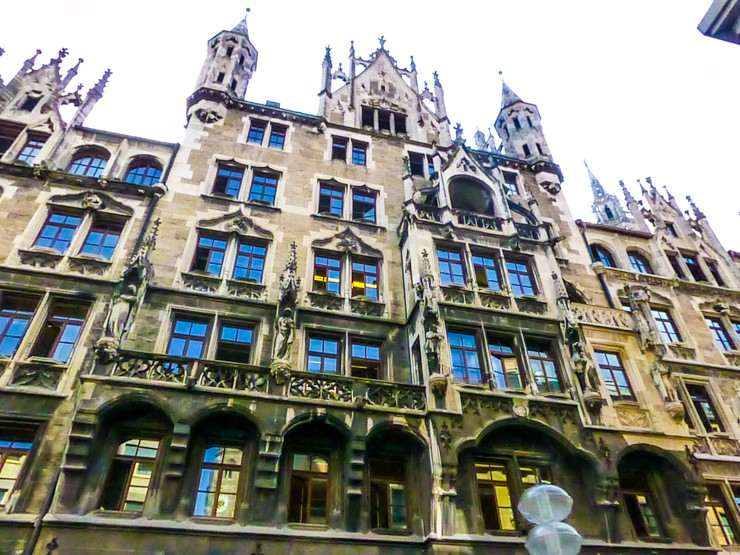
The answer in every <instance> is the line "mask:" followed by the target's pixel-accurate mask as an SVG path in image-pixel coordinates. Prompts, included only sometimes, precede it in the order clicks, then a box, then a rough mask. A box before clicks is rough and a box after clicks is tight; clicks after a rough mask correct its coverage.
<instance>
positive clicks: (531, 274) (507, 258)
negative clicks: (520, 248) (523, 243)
mask: <svg viewBox="0 0 740 555" xmlns="http://www.w3.org/2000/svg"><path fill="white" fill-rule="evenodd" d="M510 264H517V265H520V266H524V267H525V268H526V273H525V272H522V271H520V270H519V269H516V271H512V269H511V268H509V265H510ZM504 268H505V269H506V278H507V282H508V284H509V290H510V292H511V294H512V295H514V297H537V296H539V294H540V287H539V283H538V282H537V269H536V266H535V262H534V257H531V256H528V257H523V256H520V255H511V254H508V253H505V254H504ZM512 273H513V274H514V275H516V276H525V275H526V276H527V278H528V279H529V286H528V287H527V286H523V285H522V280H521V279H519V278H517V283H516V285H515V283H514V281H513V280H512V279H511V276H512ZM516 289H520V290H521V292H520V293H517V291H516ZM527 289H531V290H532V292H531V293H527V292H526V290H527Z"/></svg>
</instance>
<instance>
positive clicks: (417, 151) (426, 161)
mask: <svg viewBox="0 0 740 555" xmlns="http://www.w3.org/2000/svg"><path fill="white" fill-rule="evenodd" d="M405 152H406V157H408V158H411V153H412V152H413V153H414V154H421V155H422V156H424V175H416V176H414V177H419V178H425V179H431V177H432V176H431V175H429V160H430V159H431V160H432V164H434V167H435V172H439V170H438V169H437V167H438V165H437V163H435V161H434V159H435V156H434V152H432V151H431V150H430V149H424V148H412V149H409V148H408V146H407V147H406V150H405Z"/></svg>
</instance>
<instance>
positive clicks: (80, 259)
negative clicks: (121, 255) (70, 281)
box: [68, 256, 111, 276]
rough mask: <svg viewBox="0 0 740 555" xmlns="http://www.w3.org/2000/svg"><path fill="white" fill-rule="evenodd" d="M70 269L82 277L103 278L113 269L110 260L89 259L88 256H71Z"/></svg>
mask: <svg viewBox="0 0 740 555" xmlns="http://www.w3.org/2000/svg"><path fill="white" fill-rule="evenodd" d="M68 264H69V269H70V270H71V271H73V272H79V273H80V274H82V275H94V276H102V275H104V274H105V272H107V271H108V269H109V268H110V267H111V263H110V262H109V261H108V260H102V259H97V258H89V257H86V256H70V257H69V262H68Z"/></svg>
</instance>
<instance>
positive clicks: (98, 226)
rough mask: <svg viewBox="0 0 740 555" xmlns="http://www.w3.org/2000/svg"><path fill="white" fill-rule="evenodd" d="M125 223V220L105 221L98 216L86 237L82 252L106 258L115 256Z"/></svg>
mask: <svg viewBox="0 0 740 555" xmlns="http://www.w3.org/2000/svg"><path fill="white" fill-rule="evenodd" d="M123 225H124V224H123V222H113V221H104V220H100V219H98V218H96V219H95V221H94V222H93V225H92V227H91V228H90V231H89V232H88V234H87V237H85V242H84V243H83V244H82V248H81V249H80V254H87V255H89V256H99V257H100V258H103V259H105V260H110V259H111V258H113V253H114V252H115V250H116V246H117V245H118V240H119V239H120V238H121V233H122V232H123Z"/></svg>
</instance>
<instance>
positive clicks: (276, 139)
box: [268, 123, 288, 150]
mask: <svg viewBox="0 0 740 555" xmlns="http://www.w3.org/2000/svg"><path fill="white" fill-rule="evenodd" d="M287 132H288V128H287V127H285V126H284V125H278V124H276V123H273V124H271V125H270V141H269V142H268V146H271V147H272V148H279V149H280V150H282V149H283V148H284V147H285V135H286V133H287Z"/></svg>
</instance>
